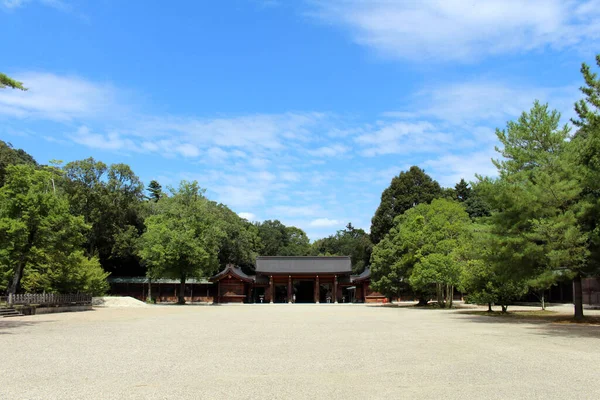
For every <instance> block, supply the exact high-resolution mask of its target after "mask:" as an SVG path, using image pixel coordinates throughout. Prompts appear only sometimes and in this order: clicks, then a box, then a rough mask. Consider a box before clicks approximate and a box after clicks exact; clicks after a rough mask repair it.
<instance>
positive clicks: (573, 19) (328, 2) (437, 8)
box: [309, 0, 600, 61]
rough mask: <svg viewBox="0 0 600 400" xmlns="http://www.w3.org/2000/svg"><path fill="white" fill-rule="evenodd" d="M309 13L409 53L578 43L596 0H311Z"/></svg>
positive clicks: (588, 34)
mask: <svg viewBox="0 0 600 400" xmlns="http://www.w3.org/2000/svg"><path fill="white" fill-rule="evenodd" d="M313 4H315V5H316V6H315V7H314V8H313V9H312V11H311V12H310V13H309V15H311V16H313V17H315V18H318V19H320V20H322V21H324V22H326V23H330V24H335V25H339V26H342V27H345V28H348V30H349V31H350V34H351V35H352V38H353V39H354V41H355V42H356V43H358V44H360V45H364V46H368V47H370V48H373V49H375V50H376V51H378V52H379V53H381V54H383V55H385V56H389V57H394V58H403V59H411V60H419V61H423V60H428V61H430V60H434V61H439V60H446V61H457V60H458V61H470V60H474V59H478V58H482V57H485V56H489V55H498V54H507V53H508V54H510V53H522V52H529V51H534V50H544V49H545V48H547V47H548V46H551V47H556V48H563V47H567V46H579V45H585V43H586V42H588V43H593V41H594V40H596V39H598V38H600V21H599V19H598V16H599V13H600V11H599V10H600V7H599V4H600V3H599V2H598V0H585V1H578V0H485V1H466V0H420V1H390V0H369V1H361V0H316V1H314V2H313Z"/></svg>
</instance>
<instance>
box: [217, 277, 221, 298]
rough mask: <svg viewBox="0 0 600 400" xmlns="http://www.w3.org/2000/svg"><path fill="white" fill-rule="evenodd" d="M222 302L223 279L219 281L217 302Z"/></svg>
mask: <svg viewBox="0 0 600 400" xmlns="http://www.w3.org/2000/svg"><path fill="white" fill-rule="evenodd" d="M220 302H221V280H218V281H217V301H216V303H217V304H219V303H220Z"/></svg>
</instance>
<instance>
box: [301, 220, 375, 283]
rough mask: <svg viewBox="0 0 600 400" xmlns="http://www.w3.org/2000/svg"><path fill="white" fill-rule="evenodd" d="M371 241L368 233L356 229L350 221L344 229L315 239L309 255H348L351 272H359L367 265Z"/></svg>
mask: <svg viewBox="0 0 600 400" xmlns="http://www.w3.org/2000/svg"><path fill="white" fill-rule="evenodd" d="M372 251H373V243H371V238H370V237H369V234H368V233H366V232H365V231H364V230H363V229H360V228H359V229H357V228H355V227H354V226H352V224H351V223H348V225H346V229H344V230H339V231H337V233H336V234H335V235H331V236H328V237H326V238H323V239H319V240H316V241H315V242H314V243H313V244H312V246H311V250H310V254H311V255H315V256H318V255H321V256H350V258H351V259H352V272H353V273H355V274H360V273H361V272H363V271H364V269H365V267H366V266H367V265H369V261H370V259H371V252H372Z"/></svg>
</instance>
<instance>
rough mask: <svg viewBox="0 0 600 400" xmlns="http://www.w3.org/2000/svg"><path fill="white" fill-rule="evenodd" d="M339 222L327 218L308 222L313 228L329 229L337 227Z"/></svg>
mask: <svg viewBox="0 0 600 400" xmlns="http://www.w3.org/2000/svg"><path fill="white" fill-rule="evenodd" d="M340 223H341V222H340V221H338V220H337V219H329V218H317V219H314V220H312V221H310V223H309V225H310V226H313V227H321V228H323V227H329V226H335V225H339V224H340Z"/></svg>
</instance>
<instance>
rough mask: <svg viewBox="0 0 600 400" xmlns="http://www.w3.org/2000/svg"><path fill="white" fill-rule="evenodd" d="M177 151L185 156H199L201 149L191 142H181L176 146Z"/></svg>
mask: <svg viewBox="0 0 600 400" xmlns="http://www.w3.org/2000/svg"><path fill="white" fill-rule="evenodd" d="M175 151H176V152H177V153H179V154H181V155H182V156H184V157H198V155H199V154H200V150H198V148H197V147H196V146H194V145H193V144H190V143H184V144H180V145H178V146H177V147H175Z"/></svg>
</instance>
